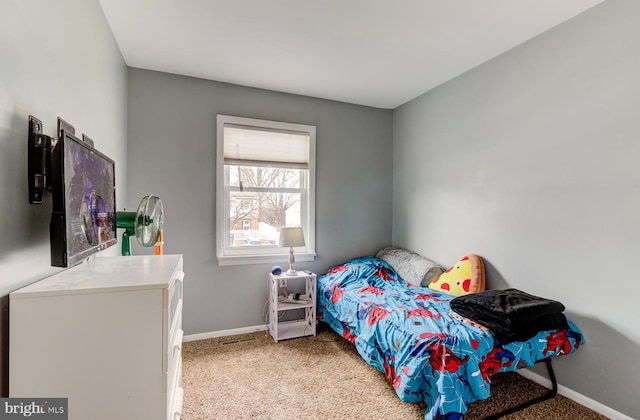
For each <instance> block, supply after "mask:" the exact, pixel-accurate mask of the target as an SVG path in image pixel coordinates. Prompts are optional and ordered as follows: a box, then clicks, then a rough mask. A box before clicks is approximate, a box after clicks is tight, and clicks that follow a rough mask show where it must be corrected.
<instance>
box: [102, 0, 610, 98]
mask: <svg viewBox="0 0 640 420" xmlns="http://www.w3.org/2000/svg"><path fill="white" fill-rule="evenodd" d="M602 1H603V0H396V1H391V0H100V4H101V5H102V9H103V10H104V13H105V16H106V18H107V21H108V22H109V25H110V26H111V29H112V31H113V33H114V36H115V38H116V41H117V43H118V45H119V46H120V50H121V51H122V55H123V56H124V59H125V61H126V63H127V65H128V66H130V67H138V68H143V69H150V70H157V71H163V72H169V73H175V74H182V75H187V76H194V77H200V78H204V79H210V80H218V81H222V82H229V83H235V84H239V85H245V86H252V87H258V88H264V89H270V90H276V91H281V92H288V93H295V94H301V95H308V96H314V97H318V98H326V99H333V100H337V101H343V102H349V103H354V104H362V105H369V106H374V107H379V108H395V107H397V106H399V105H402V104H403V103H405V102H407V101H409V100H411V99H413V98H415V97H416V96H419V95H420V94H422V93H424V92H426V91H428V90H429V89H432V88H433V87H435V86H438V85H439V84H441V83H443V82H446V81H447V80H450V79H452V78H454V77H456V76H457V75H459V74H461V73H464V72H465V71H467V70H469V69H471V68H473V67H475V66H477V65H479V64H481V63H483V62H485V61H487V60H489V59H491V58H493V57H495V56H497V55H499V54H501V53H503V52H504V51H507V50H509V49H510V48H513V47H514V46H516V45H518V44H520V43H522V42H524V41H526V40H528V39H530V38H532V37H534V36H536V35H538V34H539V33H541V32H544V31H546V30H547V29H550V28H551V27H553V26H555V25H558V24H559V23H562V22H564V21H566V20H567V19H570V18H571V17H573V16H575V15H577V14H579V13H581V12H583V11H584V10H586V9H589V8H591V7H593V6H594V5H596V4H598V3H601V2H602Z"/></svg>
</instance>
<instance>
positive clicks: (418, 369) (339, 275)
mask: <svg viewBox="0 0 640 420" xmlns="http://www.w3.org/2000/svg"><path fill="white" fill-rule="evenodd" d="M452 299H453V296H449V295H447V294H444V293H440V292H437V291H435V290H432V289H429V288H423V287H417V286H413V285H410V284H408V283H407V282H405V281H404V280H402V278H401V277H400V276H399V275H398V273H396V271H395V270H394V269H393V267H391V266H390V265H389V264H387V263H386V262H385V261H383V260H381V259H377V258H374V257H360V258H356V259H353V260H350V261H348V262H346V263H344V264H341V265H338V266H335V267H333V268H332V269H330V270H329V271H328V272H327V273H326V274H324V275H322V276H320V277H318V320H320V321H323V322H325V323H327V324H329V326H331V328H332V329H333V330H334V331H336V332H337V333H338V334H340V335H342V336H343V337H344V338H345V339H346V340H348V341H350V342H351V343H353V344H354V345H355V347H356V349H357V350H358V353H359V354H360V355H361V356H362V357H363V358H364V360H365V361H366V362H367V363H369V364H370V365H371V366H373V367H374V368H376V369H378V370H379V371H380V372H382V373H384V375H385V376H386V377H387V379H388V380H389V382H390V383H391V385H392V386H393V388H394V389H395V392H396V394H397V395H398V397H400V399H401V400H402V401H406V402H419V401H424V402H425V403H426V404H427V410H426V412H425V419H445V418H446V419H455V418H461V417H462V415H463V414H464V413H465V412H466V411H467V405H468V404H469V403H471V402H473V401H477V400H483V399H486V398H488V397H489V395H490V384H491V376H493V375H494V374H495V373H497V372H505V371H511V370H516V369H520V368H523V367H531V366H533V365H534V363H536V362H537V361H539V360H542V359H545V358H547V357H552V356H559V355H562V354H569V353H572V352H574V351H575V350H576V349H577V348H579V347H580V345H581V344H583V342H584V339H583V337H582V334H581V332H580V331H579V330H578V328H577V327H576V326H575V325H574V324H573V323H571V322H569V328H566V329H560V330H550V331H541V332H539V333H538V334H536V335H535V336H534V337H532V338H530V339H529V340H527V341H524V342H520V341H516V342H512V343H509V344H506V345H501V343H500V342H498V341H497V340H496V339H495V338H494V337H493V336H492V335H491V333H490V332H488V331H487V330H486V329H485V328H482V327H480V326H478V325H475V324H473V323H472V322H469V321H468V320H464V319H460V318H459V317H456V316H452V312H451V309H450V305H449V303H450V301H451V300H452Z"/></svg>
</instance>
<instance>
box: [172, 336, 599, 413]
mask: <svg viewBox="0 0 640 420" xmlns="http://www.w3.org/2000/svg"><path fill="white" fill-rule="evenodd" d="M323 325H324V324H321V326H320V328H319V329H318V335H317V336H316V337H304V338H297V339H292V340H286V341H281V342H279V343H277V344H276V343H275V342H274V341H273V339H272V338H271V336H270V335H269V334H268V333H267V332H256V333H251V334H242V335H235V336H231V337H222V338H215V339H207V340H199V341H192V342H187V343H184V346H183V379H182V380H183V388H184V403H183V418H184V419H186V420H189V419H207V420H210V419H274V420H275V419H283V420H284V419H416V420H417V419H423V418H424V411H425V405H424V404H412V403H404V402H402V401H400V399H399V398H398V397H397V395H396V394H395V392H394V390H393V388H392V387H391V385H390V384H389V383H388V382H387V380H386V378H385V377H384V376H383V375H382V374H381V373H380V372H378V371H377V370H375V369H374V368H372V367H370V366H369V365H367V364H366V363H365V362H364V361H363V360H362V359H361V358H360V356H359V355H358V353H357V352H356V350H355V348H354V346H352V345H351V344H349V343H348V342H346V341H345V340H344V339H342V337H340V336H338V335H337V334H335V333H334V332H333V331H331V330H330V329H328V328H327V327H323ZM545 392H546V389H545V388H543V387H542V386H540V385H538V384H536V383H534V382H532V381H530V380H528V379H526V378H524V377H522V376H521V375H518V374H516V373H504V374H498V375H496V376H495V377H494V378H493V383H492V397H491V398H489V399H488V400H485V401H479V402H476V403H473V404H472V405H471V406H470V409H469V411H468V412H467V414H466V415H465V419H469V420H472V419H481V418H484V417H487V416H490V415H492V414H495V413H497V412H500V411H502V410H503V409H505V408H509V407H511V406H513V405H515V404H517V403H519V402H521V401H523V400H527V399H530V398H532V397H535V396H537V395H541V394H543V393H545ZM505 419H514V420H528V419H556V420H565V419H566V420H574V419H584V420H590V419H606V417H604V416H602V415H600V414H598V413H595V412H594V411H592V410H590V409H588V408H586V407H584V406H582V405H580V404H578V403H576V402H574V401H571V400H569V399H567V398H565V397H563V396H560V395H558V396H556V397H555V398H553V399H551V400H548V401H545V402H542V403H540V404H537V405H535V406H532V407H529V408H527V409H525V410H523V411H520V412H517V413H514V414H511V415H509V416H506V417H505Z"/></svg>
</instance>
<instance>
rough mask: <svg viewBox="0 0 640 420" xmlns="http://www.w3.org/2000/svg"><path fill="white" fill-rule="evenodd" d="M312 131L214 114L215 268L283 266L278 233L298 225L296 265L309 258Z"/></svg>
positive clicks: (312, 203)
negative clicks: (299, 242) (300, 238)
mask: <svg viewBox="0 0 640 420" xmlns="http://www.w3.org/2000/svg"><path fill="white" fill-rule="evenodd" d="M315 132H316V128H315V127H314V126H310V125H302V124H290V123H283V122H276V121H266V120H256V119H251V118H242V117H232V116H228V115H218V119H217V140H216V143H217V153H216V197H217V205H216V212H217V214H216V227H217V229H216V235H217V238H216V243H217V256H218V264H219V265H231V264H251V263H265V262H273V263H275V262H279V263H284V262H285V261H287V258H288V255H289V250H288V249H285V248H281V247H280V246H279V245H278V240H279V237H280V228H282V227H297V226H301V227H302V230H303V233H304V239H305V246H303V247H299V248H296V249H295V257H296V262H298V261H313V258H314V256H315V140H316V139H315Z"/></svg>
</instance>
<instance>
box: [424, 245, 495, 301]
mask: <svg viewBox="0 0 640 420" xmlns="http://www.w3.org/2000/svg"><path fill="white" fill-rule="evenodd" d="M429 287H430V288H431V289H434V290H437V291H439V292H444V293H447V294H449V295H452V296H463V295H468V294H469V293H476V292H481V291H483V290H484V288H485V284H484V262H483V261H482V258H481V257H479V256H478V255H475V254H469V255H466V256H464V257H463V258H461V259H460V261H458V262H457V263H455V264H454V265H453V267H451V268H449V269H448V270H447V271H445V272H444V273H442V274H440V275H439V276H438V277H436V278H435V279H433V281H432V282H431V283H429Z"/></svg>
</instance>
